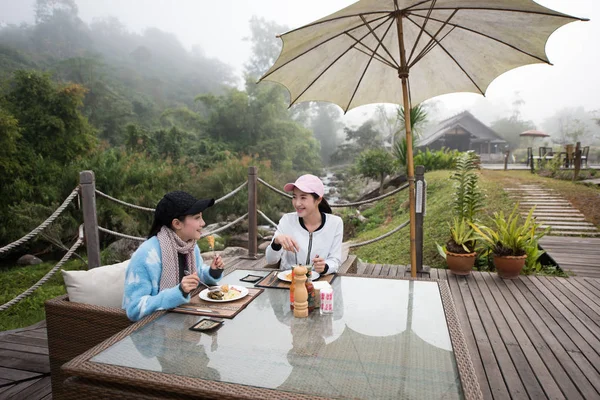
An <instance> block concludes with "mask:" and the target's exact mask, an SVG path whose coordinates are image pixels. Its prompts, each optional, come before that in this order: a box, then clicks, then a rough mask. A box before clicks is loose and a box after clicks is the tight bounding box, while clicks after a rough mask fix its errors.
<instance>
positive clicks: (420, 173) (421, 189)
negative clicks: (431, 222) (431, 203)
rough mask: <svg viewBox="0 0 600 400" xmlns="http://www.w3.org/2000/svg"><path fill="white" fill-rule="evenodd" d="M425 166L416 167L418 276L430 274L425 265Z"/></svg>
mask: <svg viewBox="0 0 600 400" xmlns="http://www.w3.org/2000/svg"><path fill="white" fill-rule="evenodd" d="M426 190H427V188H426V187H425V167H424V166H423V165H417V166H416V168H415V196H416V199H415V225H416V226H415V228H416V232H415V233H416V235H415V249H416V251H417V276H423V274H426V275H429V268H428V267H423V220H424V217H425V197H426V194H425V193H426Z"/></svg>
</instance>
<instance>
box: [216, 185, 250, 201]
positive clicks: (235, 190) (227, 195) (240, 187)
mask: <svg viewBox="0 0 600 400" xmlns="http://www.w3.org/2000/svg"><path fill="white" fill-rule="evenodd" d="M246 185H248V181H245V182H244V183H242V184H241V185H240V186H238V187H237V189H234V190H232V191H231V192H229V194H226V195H225V196H223V197H221V198H219V199H217V200H215V204H217V203H220V202H222V201H223V200H227V199H228V198H230V197H231V196H233V195H235V194H236V193H237V192H239V191H240V190H242V189H243V188H244V186H246Z"/></svg>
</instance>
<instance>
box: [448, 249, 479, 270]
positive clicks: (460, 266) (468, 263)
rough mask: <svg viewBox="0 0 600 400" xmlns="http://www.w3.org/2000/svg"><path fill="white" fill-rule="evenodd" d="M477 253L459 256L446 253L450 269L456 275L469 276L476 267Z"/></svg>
mask: <svg viewBox="0 0 600 400" xmlns="http://www.w3.org/2000/svg"><path fill="white" fill-rule="evenodd" d="M476 256H477V253H467V254H458V253H451V252H449V251H446V263H447V264H448V269H450V272H452V273H453V274H454V275H469V274H470V273H471V270H472V269H473V265H475V258H476Z"/></svg>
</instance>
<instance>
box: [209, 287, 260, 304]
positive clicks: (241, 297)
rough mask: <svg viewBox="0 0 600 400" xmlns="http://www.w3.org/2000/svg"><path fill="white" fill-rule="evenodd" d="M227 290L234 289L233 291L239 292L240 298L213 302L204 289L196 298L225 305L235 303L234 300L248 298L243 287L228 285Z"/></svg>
mask: <svg viewBox="0 0 600 400" xmlns="http://www.w3.org/2000/svg"><path fill="white" fill-rule="evenodd" d="M229 288H230V289H231V288H235V289H237V290H239V291H240V293H241V296H239V297H236V298H235V299H229V300H215V299H211V298H210V297H208V289H204V290H203V291H201V292H200V294H199V295H198V296H200V298H201V299H202V300H204V301H210V302H212V303H227V302H228V301H236V300H239V299H243V298H244V297H246V296H248V289H247V288H245V287H243V286H238V285H229Z"/></svg>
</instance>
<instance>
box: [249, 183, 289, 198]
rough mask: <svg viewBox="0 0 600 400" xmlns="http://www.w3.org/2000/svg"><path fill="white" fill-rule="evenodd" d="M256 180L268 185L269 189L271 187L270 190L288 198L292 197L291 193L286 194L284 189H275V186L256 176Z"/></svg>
mask: <svg viewBox="0 0 600 400" xmlns="http://www.w3.org/2000/svg"><path fill="white" fill-rule="evenodd" d="M256 180H257V181H259V182H260V183H262V184H263V185H265V186H266V187H268V188H269V189H271V190H272V191H274V192H275V193H277V194H280V195H282V196H283V197H287V198H288V199H291V198H292V197H293V196H292V195H291V194H288V193H286V192H284V191H281V190H279V189H277V188H276V187H275V186H273V185H270V184H269V183H267V182H265V181H264V180H262V179H260V178H256Z"/></svg>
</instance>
